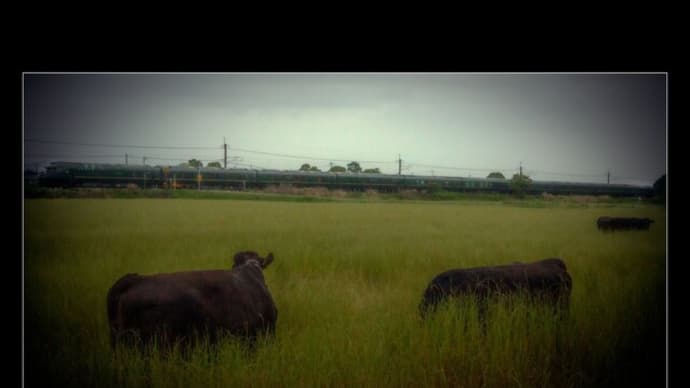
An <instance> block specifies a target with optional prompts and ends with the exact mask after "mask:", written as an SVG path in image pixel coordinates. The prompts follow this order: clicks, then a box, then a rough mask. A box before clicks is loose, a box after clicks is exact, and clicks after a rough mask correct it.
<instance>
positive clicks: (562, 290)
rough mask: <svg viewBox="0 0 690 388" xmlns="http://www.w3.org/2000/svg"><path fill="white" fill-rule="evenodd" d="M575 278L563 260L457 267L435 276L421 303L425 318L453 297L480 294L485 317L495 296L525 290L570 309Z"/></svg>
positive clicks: (480, 302)
mask: <svg viewBox="0 0 690 388" xmlns="http://www.w3.org/2000/svg"><path fill="white" fill-rule="evenodd" d="M571 288H572V280H571V278H570V275H569V274H568V271H567V269H566V267H565V263H564V262H563V260H561V259H558V258H550V259H545V260H540V261H537V262H534V263H512V264H506V265H499V266H493V267H477V268H467V269H453V270H450V271H446V272H443V273H441V274H439V275H437V276H436V277H434V278H433V280H432V281H431V283H430V284H429V286H428V287H427V288H426V291H425V292H424V296H423V298H422V302H421V304H420V306H419V310H420V314H421V316H422V318H424V317H426V315H427V314H428V313H429V312H431V311H433V310H434V309H435V308H436V306H437V305H438V304H439V303H440V302H442V301H444V300H447V299H449V298H462V297H476V298H477V301H478V308H479V317H480V319H482V320H483V318H484V315H485V313H486V305H487V300H488V298H489V297H491V296H496V295H508V294H517V293H518V292H525V293H526V294H527V295H530V296H536V297H538V298H540V299H541V300H545V301H546V302H547V303H550V304H551V305H552V306H554V307H557V308H559V309H565V311H567V309H568V305H569V301H570V291H571Z"/></svg>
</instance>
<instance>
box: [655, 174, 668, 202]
mask: <svg viewBox="0 0 690 388" xmlns="http://www.w3.org/2000/svg"><path fill="white" fill-rule="evenodd" d="M654 195H656V196H657V197H662V198H665V197H666V174H664V175H662V176H661V177H659V179H657V180H656V182H654Z"/></svg>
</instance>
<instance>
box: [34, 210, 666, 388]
mask: <svg viewBox="0 0 690 388" xmlns="http://www.w3.org/2000/svg"><path fill="white" fill-rule="evenodd" d="M534 203H537V202H534ZM602 215H614V216H615V215H628V216H643V217H651V218H653V219H654V220H656V222H655V223H654V224H653V225H652V227H651V230H650V231H627V232H615V233H603V232H599V231H598V230H597V228H596V219H597V217H599V216H602ZM665 228H666V227H665V210H664V208H663V207H660V206H656V205H644V204H641V205H634V204H624V205H620V206H613V205H612V206H607V207H601V206H587V205H586V204H584V205H582V206H577V207H569V206H560V205H553V204H549V203H547V202H546V201H544V202H541V203H539V205H538V206H537V205H534V206H518V205H516V204H506V203H489V202H484V203H471V202H452V203H450V202H401V201H375V202H362V203H360V202H315V203H300V202H284V201H283V202H273V201H252V200H238V201H218V200H204V199H199V200H183V199H31V200H26V202H25V241H24V260H25V261H24V271H25V274H24V285H25V286H24V308H25V363H26V364H25V368H26V369H25V371H26V379H27V385H33V384H32V383H51V384H53V385H59V386H72V387H92V386H98V387H102V388H105V387H120V386H127V387H139V386H141V387H192V386H200V387H227V386H253V387H261V386H361V387H380V386H409V387H419V386H464V387H480V386H485V387H505V386H511V387H593V386H601V387H610V386H650V384H649V383H648V382H653V383H654V384H653V385H654V386H659V385H663V384H664V379H665V369H664V366H665V327H666V321H665V307H666V306H665V290H666V289H665V270H666V265H665V258H666V241H665V233H666V229H665ZM240 250H256V251H258V252H259V254H261V255H265V254H266V253H268V252H269V251H272V252H273V253H274V255H275V258H276V259H275V262H274V263H273V264H271V266H270V267H268V268H267V269H266V271H265V276H266V281H267V284H268V287H269V289H270V290H271V292H272V294H273V297H274V300H275V301H276V305H277V308H278V322H277V331H276V336H275V338H273V339H271V340H267V341H264V342H262V343H261V344H260V346H258V348H257V350H256V351H255V352H254V353H246V352H244V351H243V350H242V349H241V344H239V343H237V342H235V341H232V340H228V341H226V342H224V343H223V344H222V346H221V347H220V349H219V351H218V353H217V356H216V357H215V358H211V359H209V357H208V356H207V354H208V353H207V352H206V351H205V349H204V348H203V347H200V348H198V349H197V350H196V352H194V353H193V354H192V356H191V357H190V358H180V357H177V356H176V355H171V356H168V357H162V356H160V355H158V354H156V353H154V354H153V355H152V356H146V357H144V356H141V355H139V354H137V353H134V352H129V351H126V350H125V351H121V352H115V353H113V352H111V350H110V347H109V332H108V323H107V318H106V307H105V299H106V293H107V291H108V289H109V287H110V286H111V285H112V284H113V283H114V282H115V281H116V280H117V279H118V278H119V277H120V276H122V275H124V274H125V273H128V272H138V273H142V274H148V273H157V272H173V271H180V270H193V269H218V268H230V267H231V257H232V255H233V254H234V253H235V252H236V251H240ZM546 257H561V258H562V259H564V260H565V262H566V264H567V266H568V270H569V272H570V274H571V276H572V278H573V295H572V302H571V310H570V315H569V317H568V319H567V320H566V321H564V322H560V321H557V320H555V319H553V318H552V317H551V316H549V315H548V313H547V312H546V311H543V310H541V309H537V308H531V307H530V306H527V305H524V304H523V305H520V304H518V306H517V307H515V308H514V309H512V310H509V309H506V308H504V306H502V305H494V306H492V309H491V310H490V320H489V327H488V330H487V333H486V335H482V332H481V330H479V328H478V327H477V326H478V324H477V323H476V320H473V319H472V317H473V316H474V317H476V309H475V308H474V307H473V306H471V305H468V306H464V308H458V307H457V306H446V308H444V309H441V310H440V311H439V312H438V313H437V314H436V315H435V316H434V317H433V318H432V319H430V320H428V321H426V322H421V321H420V320H419V319H418V314H417V306H418V304H419V302H420V300H421V296H422V293H423V291H424V289H425V287H426V286H427V284H428V282H429V281H430V280H431V278H432V277H433V276H434V275H436V274H437V273H439V272H441V271H445V270H447V269H450V268H458V267H471V266H478V265H493V264H503V263H509V262H513V261H533V260H538V259H542V258H546ZM48 385H50V384H48ZM48 385H43V386H48Z"/></svg>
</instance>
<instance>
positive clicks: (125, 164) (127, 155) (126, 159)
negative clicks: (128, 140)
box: [125, 154, 128, 166]
mask: <svg viewBox="0 0 690 388" xmlns="http://www.w3.org/2000/svg"><path fill="white" fill-rule="evenodd" d="M127 156H128V155H127V154H125V166H126V165H127Z"/></svg>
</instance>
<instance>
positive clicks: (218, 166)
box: [206, 162, 222, 168]
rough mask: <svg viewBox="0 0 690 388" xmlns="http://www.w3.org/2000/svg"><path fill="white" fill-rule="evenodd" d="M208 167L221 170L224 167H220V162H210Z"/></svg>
mask: <svg viewBox="0 0 690 388" xmlns="http://www.w3.org/2000/svg"><path fill="white" fill-rule="evenodd" d="M206 167H216V168H221V167H222V166H221V165H220V162H208V164H207V165H206Z"/></svg>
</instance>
